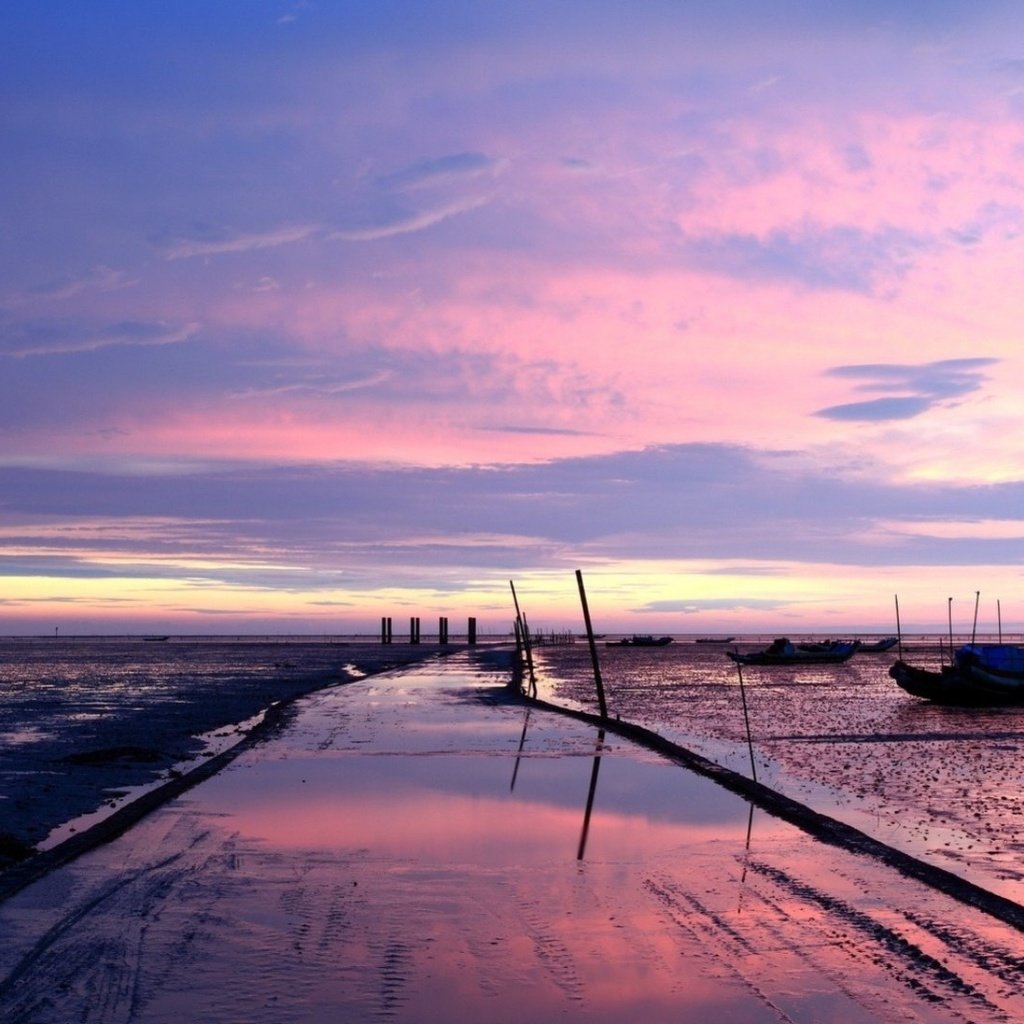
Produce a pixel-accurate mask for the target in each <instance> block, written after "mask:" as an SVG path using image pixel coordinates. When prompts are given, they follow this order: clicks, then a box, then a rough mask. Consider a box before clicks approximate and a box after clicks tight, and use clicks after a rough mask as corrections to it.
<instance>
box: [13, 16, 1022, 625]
mask: <svg viewBox="0 0 1024 1024" xmlns="http://www.w3.org/2000/svg"><path fill="white" fill-rule="evenodd" d="M734 6H735V5H733V4H730V3H726V4H724V5H719V6H712V7H710V8H708V9H706V10H705V9H703V8H699V9H691V8H690V7H687V6H685V5H683V6H679V5H676V6H675V7H673V5H664V4H658V3H646V2H643V0H641V2H639V3H634V4H629V5H621V4H616V3H603V2H602V3H597V4H581V3H574V2H569V3H562V4H555V5H551V6H550V7H547V6H544V5H540V6H535V5H531V6H528V7H526V8H522V9H519V8H517V9H516V10H515V11H507V10H505V9H504V8H501V7H500V6H493V5H476V4H466V3H462V2H460V0H452V2H448V0H438V2H436V3H434V2H432V3H427V4H424V5H420V6H419V7H416V8H415V10H410V9H409V8H408V5H403V4H398V3H389V2H385V3H381V4H374V5H370V6H369V7H367V5H364V4H352V3H347V2H341V3H329V4H304V3H298V4H293V3H289V2H287V0H257V2H253V3H249V4H246V5H243V6H238V5H228V6H224V7H219V8H218V9H217V11H216V13H215V14H213V13H211V12H210V10H209V8H208V6H207V5H204V4H199V3H194V2H191V0H187V2H184V3H181V4H175V5H169V6H162V5H160V6H153V5H138V4H129V3H121V2H115V3H111V4H106V5H103V7H102V9H96V8H94V7H93V6H92V5H77V4H71V3H66V2H61V3H56V4H47V5H44V7H42V8H40V7H37V6H35V5H28V4H22V3H15V4H13V5H11V4H8V5H6V6H5V7H4V9H3V11H2V12H0V27H2V29H3V37H4V39H5V40H6V41H7V43H6V46H5V48H4V49H5V54H4V61H3V64H2V67H0V81H2V83H3V95H4V104H3V107H2V109H0V123H2V125H3V130H4V135H5V139H6V140H7V141H6V143H5V151H6V152H7V153H8V154H9V159H8V160H7V161H5V162H4V164H3V166H2V167H0V186H2V188H3V192H4V195H5V197H6V200H7V202H6V203H5V207H6V210H7V213H6V215H5V230H4V232H3V233H2V235H0V266H2V271H3V273H2V278H0V281H2V283H0V396H2V399H3V401H2V406H0V407H2V412H0V477H2V480H3V491H2V494H3V497H2V499H0V570H2V574H3V586H2V590H0V631H2V632H5V633H34V632H44V633H45V632H50V631H52V630H53V629H54V628H56V627H60V628H61V630H62V631H67V632H68V633H75V632H86V633H87V632H121V631H129V632H130V631H133V630H136V629H157V630H159V631H161V632H176V631H185V632H236V631H240V632H246V631H250V630H257V631H260V632H264V631H277V630H280V631H284V632H338V633H345V632H363V631H373V630H375V629H376V628H377V624H378V623H379V619H380V616H382V615H387V614H393V615H408V614H419V615H422V616H424V617H425V619H426V618H433V617H435V616H437V615H452V616H456V617H459V618H462V617H464V616H468V615H478V616H479V617H480V619H481V625H482V628H486V629H490V630H492V631H495V632H503V631H506V630H507V629H508V628H509V625H510V623H511V619H512V615H513V610H512V607H511V602H510V599H509V592H508V581H509V579H516V580H517V581H520V582H521V596H522V597H523V600H524V603H525V604H526V610H527V611H528V614H529V615H530V618H531V620H532V621H533V623H534V625H535V626H537V627H541V626H544V627H547V628H556V627H565V628H570V627H571V628H574V629H575V628H579V627H580V625H581V623H580V618H579V610H578V601H577V598H576V594H575V588H574V579H573V570H574V569H576V568H582V569H584V570H585V571H586V572H587V575H588V579H589V580H590V581H591V584H590V586H591V590H592V594H591V596H592V598H593V600H594V601H595V603H596V604H597V606H598V607H599V608H600V614H601V619H600V622H599V623H598V625H599V627H600V628H602V629H605V630H609V631H611V630H616V629H623V630H630V629H643V630H644V631H647V630H657V631H664V632H673V633H677V632H678V633H683V632H695V633H704V632H711V631H728V632H739V631H757V632H761V631H768V632H770V631H772V630H773V629H776V628H782V627H785V628H786V629H787V630H796V629H798V628H802V629H805V630H823V631H833V630H842V629H849V630H854V629H868V628H874V629H879V630H891V629H892V628H893V627H894V621H893V613H892V604H893V596H894V592H895V591H896V590H898V591H899V592H900V593H901V594H906V595H907V599H908V601H910V602H911V603H912V604H913V605H914V606H915V607H916V609H917V612H916V615H915V621H917V622H918V623H920V624H921V625H922V626H928V625H930V624H931V625H937V626H940V627H941V626H944V624H945V615H946V601H947V598H948V596H949V595H951V594H952V595H957V596H958V597H961V596H962V599H963V601H964V602H967V601H969V600H970V599H971V598H972V597H973V595H974V593H975V592H976V591H979V590H980V591H981V592H982V594H983V595H984V599H985V605H984V610H983V615H984V617H985V619H986V621H988V622H989V623H991V622H993V621H994V620H995V602H996V601H997V599H998V600H1000V601H1001V605H1002V615H1003V621H1004V623H1005V624H1007V626H1008V628H1014V629H1018V630H1020V629H1024V585H1022V580H1021V570H1020V565H1021V563H1022V558H1021V555H1022V541H1024V520H1022V509H1024V500H1022V499H1024V488H1022V485H1021V477H1022V468H1021V467H1022V465H1024V429H1022V427H1024V400H1022V399H1024V392H1022V384H1021V382H1022V381H1024V353H1022V349H1021V346H1020V343H1019V339H1018V337H1017V335H1018V331H1019V325H1020V324H1021V323H1022V322H1024V315H1022V314H1024V309H1022V306H1024V297H1022V296H1024V293H1022V291H1021V289H1020V287H1019V276H1020V266H1021V244H1022V233H1024V204H1022V201H1021V195H1022V184H1024V182H1022V173H1024V172H1022V171H1021V168H1020V160H1019V155H1020V151H1021V147H1022V145H1024V124H1022V121H1021V117H1020V114H1021V96H1022V93H1021V84H1022V81H1024V79H1022V76H1024V71H1022V65H1021V62H1020V59H1019V54H1018V53H1017V49H1016V39H1017V38H1019V29H1020V28H1021V25H1020V21H1021V15H1020V14H1019V13H1017V12H1016V11H1014V10H1012V9H1010V8H1006V7H1005V6H1004V5H998V4H988V3H980V4H970V5H967V4H958V3H954V4H944V5H941V7H940V8H939V9H936V8H935V6H934V5H922V4H905V5H901V6H900V7H899V9H898V10H893V9H889V7H885V8H884V9H883V8H880V7H878V6H877V5H870V4H869V5H864V4H853V3H840V4H838V5H836V4H833V5H829V6H828V8H827V9H818V8H816V7H813V5H806V4H801V3H796V2H785V3H782V4H781V5H779V4H762V3H760V2H757V3H753V4H744V5H741V6H738V7H736V9H734Z"/></svg>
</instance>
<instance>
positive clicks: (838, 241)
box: [684, 225, 922, 294]
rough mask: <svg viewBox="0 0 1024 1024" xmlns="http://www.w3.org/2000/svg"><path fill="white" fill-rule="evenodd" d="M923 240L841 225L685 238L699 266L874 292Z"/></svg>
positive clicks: (743, 275)
mask: <svg viewBox="0 0 1024 1024" xmlns="http://www.w3.org/2000/svg"><path fill="white" fill-rule="evenodd" d="M921 245H922V242H921V240H920V239H916V238H914V237H913V236H911V235H909V234H907V233H906V232H903V231H899V230H896V229H887V230H884V231H877V232H868V231H864V230H862V229H861V228H857V227H850V226H842V225H838V226H823V227H821V228H817V229H814V228H807V229H801V230H799V231H789V230H777V231H772V232H770V233H769V234H767V235H765V236H760V235H743V234H730V235H722V236H718V237H716V236H707V237H703V238H687V239H686V240H685V242H684V251H685V252H686V254H687V255H688V257H689V258H690V259H691V260H692V261H693V262H694V263H695V264H697V265H698V266H700V267H702V268H704V269H707V270H711V271H713V272H715V273H718V274H723V275H725V276H728V277H734V278H738V279H740V280H791V281H797V282H799V283H800V284H802V285H804V286H805V287H807V288H813V289H835V290H840V291H851V292H857V293H862V294H872V293H874V292H875V291H876V290H877V289H878V288H880V287H882V286H884V285H888V284H889V283H890V282H891V281H892V280H893V279H896V278H899V277H900V276H902V275H903V274H904V273H906V271H907V269H908V268H909V266H910V264H911V261H912V258H913V256H914V254H915V252H916V250H918V249H919V248H920V247H921Z"/></svg>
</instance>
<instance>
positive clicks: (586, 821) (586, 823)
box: [576, 729, 604, 860]
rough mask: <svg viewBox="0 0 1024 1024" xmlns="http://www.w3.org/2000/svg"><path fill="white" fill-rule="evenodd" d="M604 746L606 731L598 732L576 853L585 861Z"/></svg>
mask: <svg viewBox="0 0 1024 1024" xmlns="http://www.w3.org/2000/svg"><path fill="white" fill-rule="evenodd" d="M602 746H604V729H598V731H597V743H596V746H595V750H594V767H593V768H592V769H591V772H590V789H589V790H588V791H587V809H586V810H585V811H584V812H583V831H582V832H581V833H580V845H579V848H578V849H577V851H576V859H577V860H583V854H584V853H585V852H586V849H587V833H589V832H590V813H591V811H593V809H594V794H595V793H596V792H597V773H598V772H599V771H600V769H601V748H602Z"/></svg>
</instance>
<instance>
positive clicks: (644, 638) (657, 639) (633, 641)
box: [605, 633, 672, 647]
mask: <svg viewBox="0 0 1024 1024" xmlns="http://www.w3.org/2000/svg"><path fill="white" fill-rule="evenodd" d="M670 643H672V637H670V636H651V634H650V633H634V634H633V635H632V636H629V637H623V638H622V639H621V640H609V641H608V642H607V643H606V644H605V646H606V647H667V646H668V645H669V644H670Z"/></svg>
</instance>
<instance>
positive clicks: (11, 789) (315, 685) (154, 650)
mask: <svg viewBox="0 0 1024 1024" xmlns="http://www.w3.org/2000/svg"><path fill="white" fill-rule="evenodd" d="M4 643H5V645H6V646H5V652H4V653H5V661H4V666H3V667H4V671H5V672H6V673H7V674H8V675H12V674H13V673H15V672H16V671H17V670H18V668H19V667H20V668H21V670H22V671H23V672H24V678H23V679H13V680H8V683H7V685H8V689H9V691H10V690H11V688H12V687H13V688H14V692H16V694H17V697H18V699H17V701H16V702H15V701H11V702H10V704H6V705H0V894H2V892H3V873H2V871H3V869H4V868H5V867H7V866H8V865H9V864H10V863H12V862H13V861H14V860H16V859H17V855H18V854H20V855H22V856H24V855H25V854H26V853H28V852H30V851H31V850H32V849H33V848H39V849H47V848H49V847H52V846H53V845H54V844H55V843H58V842H61V841H62V840H64V839H66V838H67V837H68V836H69V835H72V834H74V833H75V831H80V830H81V829H82V828H84V827H86V826H87V825H88V824H89V823H90V822H92V821H94V820H97V819H99V818H102V817H104V816H108V815H110V814H111V813H113V812H116V811H117V810H118V809H120V808H122V807H125V806H127V805H128V804H130V803H132V802H133V801H135V800H136V799H137V797H138V794H139V792H140V790H143V789H147V788H153V787H156V786H158V785H161V784H164V783H166V782H167V781H168V780H169V779H171V778H172V777H176V776H179V775H180V774H182V773H183V772H187V771H189V770H191V769H193V768H194V767H195V766H196V765H197V764H201V763H203V762H205V761H207V760H208V759H210V758H211V757H213V756H214V755H216V754H217V753H219V752H220V751H222V750H225V749H227V748H230V747H231V746H233V745H235V744H237V743H238V742H239V741H240V740H242V739H243V738H244V736H245V735H246V733H247V731H248V730H249V729H251V728H252V726H253V725H254V724H255V723H256V722H257V721H258V720H259V718H260V716H262V714H263V713H264V712H265V711H266V710H267V709H268V708H269V707H272V706H274V705H277V704H283V703H287V702H288V701H291V700H294V699H295V698H297V697H299V696H301V695H303V694H306V693H310V692H313V691H315V690H319V689H322V688H324V687H326V686H335V685H339V684H342V683H346V682H349V681H351V680H353V679H359V678H362V677H364V676H366V675H370V674H373V673H377V672H383V671H387V670H389V669H391V668H395V667H398V666H402V665H407V664H411V663H413V662H416V661H421V660H423V659H426V658H432V657H438V656H439V655H440V654H441V653H442V652H444V651H453V650H457V647H456V646H455V645H452V646H451V647H445V648H441V647H438V646H437V645H430V644H423V645H418V644H417V645H413V644H389V645H382V644H379V643H362V642H351V643H325V644H316V643H308V642H294V643H289V642H267V643H259V642H256V641H250V642H245V643H237V644H233V643H224V644H217V643H214V642H210V641H207V640H203V641H201V642H198V643H192V642H189V640H188V639H187V638H182V639H181V640H179V641H176V642H174V643H172V644H159V645H148V644H144V643H139V644H136V645H134V651H136V652H139V651H141V654H139V653H135V654H129V653H127V652H130V651H132V650H133V646H132V645H131V644H119V645H111V646H113V647H114V649H115V650H116V651H117V654H116V656H115V658H116V659H117V660H115V661H112V662H105V663H104V665H103V669H102V671H103V672H104V674H105V676H106V677H108V678H104V679H103V681H102V685H93V680H92V679H91V678H89V677H86V678H85V679H84V680H81V681H80V680H77V679H75V678H74V676H75V674H76V673H77V672H81V671H83V669H85V664H84V662H83V660H82V659H81V658H80V656H79V651H80V649H81V648H82V647H83V646H87V644H85V643H75V642H73V641H65V642H64V644H62V645H53V646H52V647H51V645H44V646H43V647H40V648H39V649H38V659H39V660H38V663H33V661H32V660H31V655H32V654H33V653H36V652H35V648H34V647H29V646H28V645H25V644H18V643H17V642H16V641H12V640H6V641H4ZM225 650H227V651H228V652H229V654H228V655H227V656H225V654H224V651H225ZM233 651H237V652H238V653H237V657H232V654H231V652H233ZM148 654H153V655H154V656H155V657H158V658H159V659H162V660H163V661H165V662H174V663H175V664H176V666H177V671H176V673H173V674H172V673H167V672H165V671H163V672H149V671H148V667H147V664H146V662H145V660H144V658H145V655H148ZM136 659H137V660H136ZM163 667H164V666H161V668H163ZM85 670H86V671H87V669H85ZM118 674H122V675H123V680H122V682H123V685H117V683H116V682H115V683H114V684H112V683H111V681H110V680H111V679H115V680H116V677H117V675H118ZM69 691H70V692H69Z"/></svg>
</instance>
